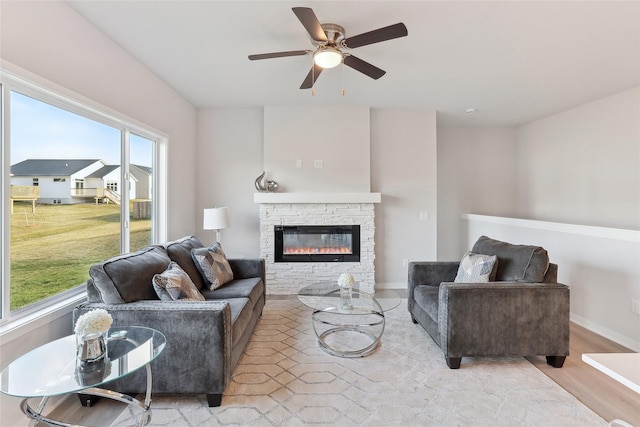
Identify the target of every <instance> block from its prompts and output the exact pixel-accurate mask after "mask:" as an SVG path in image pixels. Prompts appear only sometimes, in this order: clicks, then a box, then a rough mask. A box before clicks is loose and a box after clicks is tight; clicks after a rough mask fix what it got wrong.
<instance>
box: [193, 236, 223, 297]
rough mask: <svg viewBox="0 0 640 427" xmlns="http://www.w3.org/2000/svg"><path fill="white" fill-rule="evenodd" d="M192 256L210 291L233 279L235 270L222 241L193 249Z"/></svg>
mask: <svg viewBox="0 0 640 427" xmlns="http://www.w3.org/2000/svg"><path fill="white" fill-rule="evenodd" d="M191 257H192V258H193V261H194V262H195V264H196V267H198V271H200V274H201V275H202V277H203V278H204V281H205V282H206V283H207V285H208V286H209V290H210V291H215V290H216V289H218V288H219V287H220V286H222V285H224V284H225V283H228V282H230V281H232V280H233V271H232V270H231V266H230V265H229V261H227V257H226V255H225V254H224V251H223V250H222V246H220V243H218V242H216V243H214V244H213V245H211V246H209V247H208V248H197V249H192V250H191Z"/></svg>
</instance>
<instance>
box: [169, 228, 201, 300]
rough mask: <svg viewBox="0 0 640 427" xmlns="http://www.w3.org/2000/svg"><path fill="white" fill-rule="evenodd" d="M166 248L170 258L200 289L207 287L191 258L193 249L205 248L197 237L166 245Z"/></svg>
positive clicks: (184, 238)
mask: <svg viewBox="0 0 640 427" xmlns="http://www.w3.org/2000/svg"><path fill="white" fill-rule="evenodd" d="M164 248H165V249H166V250H167V254H168V255H169V258H171V261H175V262H177V263H178V265H179V266H180V267H181V268H182V269H183V270H184V271H185V272H186V273H187V274H188V275H189V277H190V278H191V281H192V282H193V283H194V284H195V285H196V287H197V288H198V289H202V288H204V287H205V283H204V280H203V279H202V276H201V275H200V272H199V271H198V268H197V267H196V265H195V263H194V262H193V258H192V257H191V250H192V249H197V248H204V245H203V244H202V243H200V240H198V238H197V237H195V236H188V237H183V238H182V239H179V240H174V241H173V242H169V243H165V245H164Z"/></svg>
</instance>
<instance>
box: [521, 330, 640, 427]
mask: <svg viewBox="0 0 640 427" xmlns="http://www.w3.org/2000/svg"><path fill="white" fill-rule="evenodd" d="M628 352H631V350H629V349H628V348H626V347H623V346H621V345H619V344H616V343H615V342H613V341H610V340H608V339H606V338H603V337H601V336H600V335H597V334H594V333H593V332H591V331H589V330H587V329H585V328H583V327H581V326H578V325H576V324H574V323H571V329H570V342H569V353H570V355H569V357H567V359H566V360H565V362H564V366H563V367H562V368H561V369H556V368H552V367H551V366H549V365H547V363H546V360H545V358H544V357H528V358H527V359H528V360H529V361H530V362H531V363H533V364H534V366H536V368H538V369H540V370H541V371H542V372H544V373H545V374H546V375H547V376H548V377H549V378H551V379H552V380H553V381H555V382H556V383H557V384H559V385H560V386H561V387H562V388H564V389H565V390H567V391H568V392H569V393H571V394H573V395H574V396H575V397H576V398H577V399H578V400H580V401H581V402H582V403H584V404H585V405H586V406H587V407H588V408H590V409H591V410H592V411H593V412H595V413H596V414H598V415H600V416H601V417H602V418H604V419H605V420H606V421H607V422H611V421H612V420H614V419H620V420H623V421H626V422H627V423H629V424H631V425H633V426H636V427H640V394H638V393H636V392H634V391H633V390H631V389H630V388H628V387H626V386H624V385H622V384H620V383H619V382H617V381H616V380H614V379H612V378H610V377H609V376H607V375H605V374H603V373H602V372H600V371H598V370H597V369H595V368H593V367H592V366H590V365H588V364H586V363H585V362H583V361H582V353H628Z"/></svg>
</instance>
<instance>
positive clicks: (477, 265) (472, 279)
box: [454, 252, 498, 283]
mask: <svg viewBox="0 0 640 427" xmlns="http://www.w3.org/2000/svg"><path fill="white" fill-rule="evenodd" d="M497 264H498V257H496V256H495V255H482V254H476V253H473V252H467V253H466V254H464V256H463V257H462V261H460V266H459V267H458V274H457V275H456V278H455V280H454V281H455V282H460V283H485V282H489V281H490V278H491V272H492V271H495V267H496V266H497Z"/></svg>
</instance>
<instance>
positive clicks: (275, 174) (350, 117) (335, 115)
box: [264, 106, 370, 193]
mask: <svg viewBox="0 0 640 427" xmlns="http://www.w3.org/2000/svg"><path fill="white" fill-rule="evenodd" d="M369 139H370V138H369V109H368V108H362V107H330V108H327V107H293V106H290V107H282V106H278V107H274V106H267V107H265V108H264V168H265V170H266V172H267V177H269V178H270V179H273V180H275V181H277V182H278V184H279V186H280V190H281V191H285V192H289V193H315V192H324V193H332V192H333V193H368V192H369V189H370V184H369V177H370V172H369V167H370V162H369ZM297 160H301V161H302V165H301V166H302V167H300V168H298V167H296V161H297ZM316 160H318V161H321V162H322V163H323V167H322V168H316V167H315V164H314V162H315V161H316Z"/></svg>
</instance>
